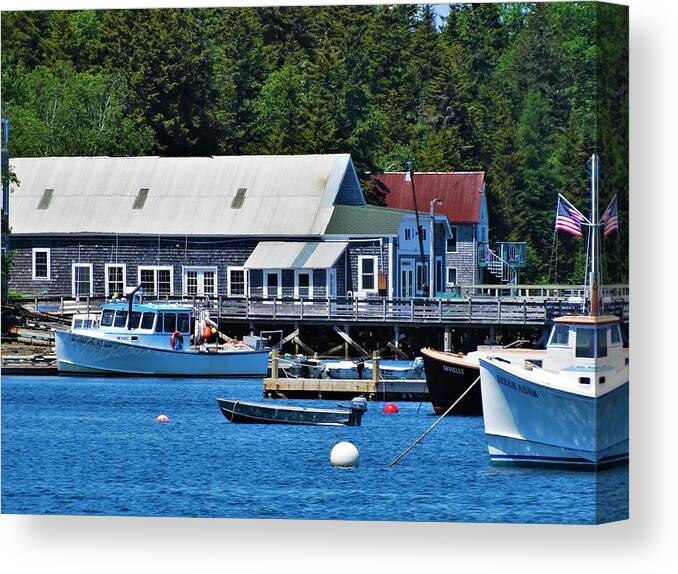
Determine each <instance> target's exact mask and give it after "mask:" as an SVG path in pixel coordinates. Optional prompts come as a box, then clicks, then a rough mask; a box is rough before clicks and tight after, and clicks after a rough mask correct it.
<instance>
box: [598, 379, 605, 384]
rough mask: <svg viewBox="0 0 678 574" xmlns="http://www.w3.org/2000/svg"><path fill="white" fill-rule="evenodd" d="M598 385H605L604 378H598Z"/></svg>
mask: <svg viewBox="0 0 678 574" xmlns="http://www.w3.org/2000/svg"><path fill="white" fill-rule="evenodd" d="M598 384H599V385H604V384H605V377H598Z"/></svg>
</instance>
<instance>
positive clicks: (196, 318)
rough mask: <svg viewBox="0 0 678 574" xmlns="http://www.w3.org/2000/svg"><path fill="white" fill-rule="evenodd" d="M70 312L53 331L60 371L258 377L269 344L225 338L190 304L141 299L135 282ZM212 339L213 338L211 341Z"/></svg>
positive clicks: (264, 365)
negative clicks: (91, 308)
mask: <svg viewBox="0 0 678 574" xmlns="http://www.w3.org/2000/svg"><path fill="white" fill-rule="evenodd" d="M93 315H94V317H93V318H90V319H87V318H84V317H80V316H79V317H75V318H74V319H73V323H72V325H71V328H70V329H69V330H67V331H56V332H55V340H56V356H57V368H58V371H59V374H64V375H126V376H152V377H170V376H173V377H263V376H265V375H266V371H267V368H268V354H269V351H268V349H266V348H265V345H264V339H262V338H260V337H244V338H243V340H242V341H238V340H235V339H230V338H228V337H226V336H225V335H223V334H221V333H219V332H218V330H217V326H216V324H215V323H214V322H213V321H211V320H210V319H209V315H208V313H207V312H206V311H204V310H202V309H199V308H196V307H194V306H193V305H186V304H182V303H170V302H142V300H141V294H140V293H139V288H137V289H135V290H134V291H133V292H132V293H130V294H129V295H127V298H126V300H125V299H123V300H117V301H112V302H110V303H106V304H104V305H102V307H101V311H100V313H99V314H93ZM212 340H214V342H212Z"/></svg>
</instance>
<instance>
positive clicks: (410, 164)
mask: <svg viewBox="0 0 678 574" xmlns="http://www.w3.org/2000/svg"><path fill="white" fill-rule="evenodd" d="M405 169H406V171H408V172H409V173H410V183H411V184H412V200H413V201H414V217H415V219H416V221H417V237H418V238H419V256H420V257H421V283H422V285H421V290H422V291H423V292H424V293H425V292H426V290H427V289H426V273H425V271H426V257H425V256H424V240H423V239H422V231H423V229H422V227H421V224H420V223H419V210H418V209H417V192H416V191H415V189H414V162H413V161H412V160H407V161H406V162H405ZM415 275H416V273H415ZM415 287H416V278H415Z"/></svg>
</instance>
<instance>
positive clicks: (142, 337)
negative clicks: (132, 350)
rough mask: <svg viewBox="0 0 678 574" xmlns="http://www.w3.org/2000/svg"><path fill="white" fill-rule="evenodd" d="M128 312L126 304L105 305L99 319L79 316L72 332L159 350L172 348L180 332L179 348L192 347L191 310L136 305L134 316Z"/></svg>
mask: <svg viewBox="0 0 678 574" xmlns="http://www.w3.org/2000/svg"><path fill="white" fill-rule="evenodd" d="M129 309H130V307H129V302H127V301H115V302H112V303H106V304H104V305H102V307H101V315H99V316H98V317H97V316H95V315H92V314H90V315H76V316H75V317H74V318H73V323H72V325H71V330H72V331H73V332H79V331H80V332H81V331H83V330H86V331H87V334H88V335H95V336H99V337H102V338H112V339H116V340H130V341H133V342H138V344H142V345H149V346H152V347H160V348H167V347H170V346H171V340H172V338H173V337H175V334H176V333H177V332H179V333H181V339H182V341H181V345H180V347H179V348H184V349H188V348H189V347H190V336H191V334H192V333H193V327H194V325H195V320H194V317H193V309H192V308H191V307H186V306H184V305H177V304H158V303H152V304H151V303H136V302H135V303H134V304H133V306H132V312H131V313H130V311H129ZM184 341H185V342H184ZM175 346H176V343H175ZM172 348H174V346H173V347H172Z"/></svg>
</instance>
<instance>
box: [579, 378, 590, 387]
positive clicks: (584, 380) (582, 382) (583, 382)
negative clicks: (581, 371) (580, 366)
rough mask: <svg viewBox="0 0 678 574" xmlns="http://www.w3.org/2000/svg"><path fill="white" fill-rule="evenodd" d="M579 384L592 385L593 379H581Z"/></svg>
mask: <svg viewBox="0 0 678 574" xmlns="http://www.w3.org/2000/svg"><path fill="white" fill-rule="evenodd" d="M579 384H580V385H590V384H591V377H579Z"/></svg>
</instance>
